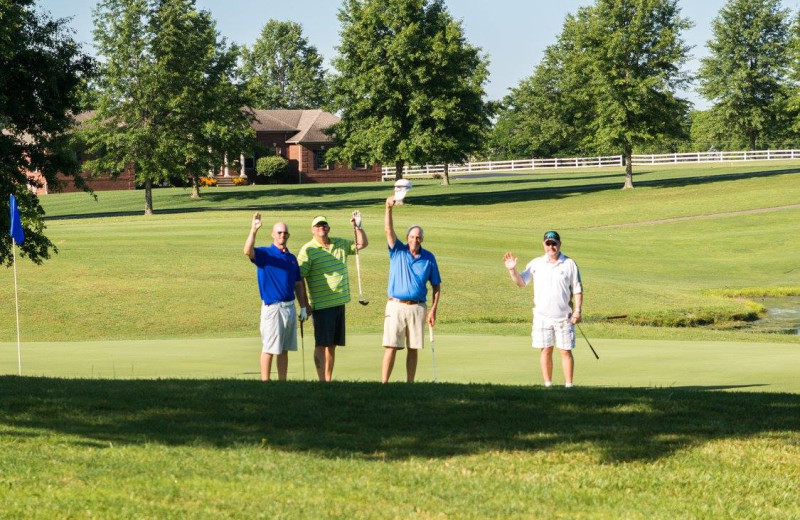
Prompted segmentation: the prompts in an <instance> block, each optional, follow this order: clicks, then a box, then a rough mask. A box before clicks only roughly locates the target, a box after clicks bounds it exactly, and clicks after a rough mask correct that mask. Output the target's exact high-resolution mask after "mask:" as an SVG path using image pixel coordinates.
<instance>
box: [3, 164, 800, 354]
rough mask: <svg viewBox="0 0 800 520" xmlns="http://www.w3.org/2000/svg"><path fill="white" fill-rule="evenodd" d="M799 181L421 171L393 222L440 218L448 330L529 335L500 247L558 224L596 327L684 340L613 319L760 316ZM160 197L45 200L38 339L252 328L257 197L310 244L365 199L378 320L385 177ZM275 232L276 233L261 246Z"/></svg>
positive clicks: (792, 279) (26, 313) (376, 320)
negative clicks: (440, 178)
mask: <svg viewBox="0 0 800 520" xmlns="http://www.w3.org/2000/svg"><path fill="white" fill-rule="evenodd" d="M799 181H800V168H791V167H789V166H787V165H786V164H783V165H779V166H775V165H761V166H751V165H747V166H731V165H720V166H713V167H704V168H702V169H699V168H675V169H669V168H664V169H661V170H652V171H650V170H648V171H643V172H641V173H639V174H637V176H636V183H637V188H636V189H635V190H632V191H631V190H629V191H622V190H620V189H619V186H620V173H619V172H616V171H614V172H610V171H573V172H566V173H562V172H559V173H552V172H551V173H544V174H539V173H537V174H533V175H516V176H513V177H500V178H476V177H470V178H465V179H459V180H456V181H455V182H454V184H453V185H452V186H450V187H448V188H445V187H441V186H438V184H436V182H435V181H419V182H417V183H416V186H415V188H414V191H412V192H411V195H410V196H409V200H408V203H407V204H406V205H405V206H404V207H402V208H398V210H397V211H396V225H397V228H398V229H405V228H406V227H407V226H408V225H410V224H413V223H421V224H422V225H424V226H425V229H426V244H425V245H426V246H428V247H429V248H430V249H431V250H432V251H434V253H436V255H437V258H438V259H439V262H440V265H441V269H442V275H443V291H444V292H443V300H442V306H441V312H440V324H439V327H440V328H439V330H440V331H441V332H443V333H459V332H474V333H482V334H506V335H521V334H526V332H527V329H528V327H529V313H530V310H529V308H530V293H529V291H519V290H516V289H514V288H513V286H512V285H511V283H510V282H509V280H508V279H507V275H506V273H505V270H504V269H503V267H502V261H501V257H502V254H503V252H504V251H506V250H512V251H514V252H515V253H516V254H517V255H518V256H519V258H520V262H521V263H522V262H527V261H528V260H529V259H530V258H532V257H533V256H536V255H538V254H541V251H540V236H541V233H542V232H543V231H544V230H546V229H550V228H555V229H558V230H559V231H561V233H562V236H563V238H564V247H563V249H564V251H565V252H566V253H567V254H568V255H571V256H572V257H574V258H575V259H576V260H577V261H578V264H579V265H580V267H581V269H582V272H583V275H584V281H585V287H586V295H585V301H586V303H585V312H586V320H587V327H591V328H592V329H593V330H592V333H593V334H594V335H599V336H605V337H656V338H658V337H661V338H664V337H676V336H675V335H676V334H677V335H678V336H680V335H681V334H684V333H683V332H680V331H676V330H675V329H654V330H651V327H630V326H624V325H623V324H619V323H613V324H607V323H604V322H603V320H602V318H603V317H604V316H608V315H617V314H627V315H628V316H629V323H628V325H630V324H633V323H639V324H648V325H665V324H666V325H670V324H671V325H697V324H703V323H713V324H714V327H715V328H717V329H719V328H725V323H726V322H729V321H730V320H732V319H734V318H745V319H752V317H753V314H752V312H753V308H752V307H751V306H749V305H748V304H747V303H746V302H743V301H741V300H737V299H734V298H729V297H726V295H725V293H724V291H725V290H737V289H739V288H747V287H750V288H752V287H757V288H761V289H763V290H764V291H769V290H770V288H772V287H784V288H787V287H788V288H791V290H792V291H794V292H797V290H798V288H800V270H798V269H796V267H797V261H796V259H797V257H798V255H800V238H798V234H797V233H796V222H797V221H798V216H799V215H800V208H799V207H798V206H797V201H798V192H799V191H800V190H799V189H798V186H800V182H799ZM155 193H156V202H155V207H156V210H157V211H161V212H162V213H160V214H157V215H155V216H153V217H149V218H148V217H143V216H141V215H139V214H138V212H139V210H138V209H135V208H137V207H139V206H140V205H141V202H142V196H143V195H142V193H141V192H137V191H132V192H100V193H98V200H97V201H95V200H93V199H91V198H90V197H88V196H86V195H84V194H80V193H79V194H62V195H49V196H47V197H44V199H43V203H44V207H45V209H46V211H47V215H48V219H49V220H48V222H47V225H48V233H49V235H50V236H51V238H52V239H53V241H54V242H55V244H56V245H57V246H58V248H59V254H58V255H56V256H54V258H53V259H52V260H50V261H48V262H46V263H45V264H44V265H43V266H35V265H31V264H30V263H26V262H25V261H24V260H23V261H20V263H19V282H20V305H21V319H22V330H23V341H61V340H68V341H77V340H93V339H108V340H114V339H137V338H138V339H156V338H175V337H198V338H202V337H218V338H219V337H244V336H249V335H251V334H252V333H253V330H255V325H254V316H256V314H257V306H258V296H257V291H256V287H255V281H254V272H253V268H252V266H251V265H250V264H249V262H247V261H246V259H245V258H244V256H243V255H242V254H241V252H240V251H241V247H242V243H243V240H244V237H245V235H246V233H247V230H248V225H249V221H250V218H251V215H252V212H253V211H254V210H256V209H258V210H259V211H261V212H262V214H264V218H265V220H266V221H267V222H271V221H277V220H285V221H287V222H288V223H289V226H290V229H291V230H292V232H293V236H292V238H291V241H290V247H292V248H293V249H294V250H295V251H296V250H297V249H299V247H300V246H301V245H302V244H303V243H304V242H305V241H306V240H308V239H309V237H310V229H309V228H310V219H311V218H312V217H313V216H314V215H316V214H319V213H324V214H325V215H327V216H328V218H329V219H330V220H331V221H332V224H333V228H332V234H334V235H339V236H349V233H350V229H349V226H348V224H347V220H348V217H349V213H350V212H351V211H352V210H353V209H356V208H358V209H361V211H362V212H363V213H364V215H365V227H366V230H367V233H368V235H369V236H370V239H371V242H372V244H371V246H370V247H369V248H367V249H366V250H365V251H364V252H363V256H362V259H361V260H362V268H363V269H362V271H363V273H362V274H363V279H364V280H363V281H364V288H365V294H366V297H367V298H368V299H370V300H371V301H372V304H371V305H370V306H368V307H358V308H354V307H351V308H350V311H349V318H348V321H349V327H350V330H351V331H353V332H377V331H379V330H380V328H381V324H382V312H383V305H382V300H383V299H384V298H385V284H386V276H387V272H388V259H387V255H386V252H385V249H384V246H383V236H382V214H383V205H382V200H383V199H384V198H385V196H387V195H388V194H389V193H391V190H390V187H389V185H388V184H381V183H375V184H350V185H333V186H331V185H328V186H316V185H307V186H287V187H283V186H270V187H248V188H240V189H207V190H205V191H204V198H203V199H201V200H200V201H193V200H191V199H189V198H188V191H187V190H184V189H160V190H156V192H155ZM267 242H268V237H267V236H266V233H264V234H263V236H261V237H260V243H262V244H265V243H267ZM353 271H354V270H353ZM352 274H353V275H354V274H355V273H354V272H353V273H352ZM0 276H1V277H2V278H3V281H4V282H5V283H2V284H0V296H2V300H3V301H5V302H6V304H5V305H4V307H3V309H4V310H3V312H0V340H5V341H10V340H13V339H14V332H15V327H14V322H13V320H14V312H13V303H12V302H13V283H12V280H11V272H10V271H9V270H7V271H4V272H3V273H0ZM353 286H354V287H355V276H353ZM748 313H749V314H748ZM697 315H702V316H705V317H704V318H703V319H701V320H699V321H698V320H694V319H693V318H692V317H693V316H697ZM733 325H738V323H734V324H733ZM743 334H744V333H742V332H740V331H736V330H733V331H720V330H712V329H710V328H706V329H702V330H701V329H697V328H694V329H691V333H690V335H689V336H688V337H691V338H692V339H704V340H716V339H722V338H725V337H728V338H730V339H738V340H741V339H744V338H745V337H748V338H750V339H752V340H755V341H772V340H773V338H771V337H768V336H759V335H758V334H756V335H750V336H744V335H743ZM782 340H784V341H794V340H795V339H793V338H790V337H785V338H782Z"/></svg>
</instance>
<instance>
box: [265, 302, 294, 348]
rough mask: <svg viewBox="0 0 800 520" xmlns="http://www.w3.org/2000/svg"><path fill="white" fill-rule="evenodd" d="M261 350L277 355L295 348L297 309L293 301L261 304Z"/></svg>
mask: <svg viewBox="0 0 800 520" xmlns="http://www.w3.org/2000/svg"><path fill="white" fill-rule="evenodd" d="M261 345H262V347H261V352H262V353H264V354H273V355H279V354H283V352H284V351H287V350H293V351H294V350H297V311H295V309H294V301H291V302H278V303H273V304H271V305H262V306H261Z"/></svg>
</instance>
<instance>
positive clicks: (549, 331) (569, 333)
mask: <svg viewBox="0 0 800 520" xmlns="http://www.w3.org/2000/svg"><path fill="white" fill-rule="evenodd" d="M531 338H532V339H533V348H548V347H552V346H555V347H557V348H559V349H560V350H572V349H574V348H575V325H573V324H572V322H571V321H570V320H569V318H566V319H560V320H554V319H550V318H536V317H534V318H533V328H532V329H531Z"/></svg>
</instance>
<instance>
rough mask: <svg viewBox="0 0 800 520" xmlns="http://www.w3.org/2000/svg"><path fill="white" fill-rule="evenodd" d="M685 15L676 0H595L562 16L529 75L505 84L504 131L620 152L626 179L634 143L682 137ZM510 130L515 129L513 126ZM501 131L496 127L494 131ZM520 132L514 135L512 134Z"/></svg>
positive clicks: (555, 144)
mask: <svg viewBox="0 0 800 520" xmlns="http://www.w3.org/2000/svg"><path fill="white" fill-rule="evenodd" d="M689 27H690V22H689V21H688V20H687V19H684V18H682V17H681V16H680V9H679V8H678V3H677V0H597V2H596V3H595V4H594V5H592V6H589V7H584V8H581V9H580V10H578V12H577V14H576V15H570V16H568V17H567V19H566V20H565V22H564V27H563V30H562V33H561V35H560V36H559V41H558V43H557V44H555V45H554V46H552V47H551V48H550V49H549V51H548V53H547V54H546V56H545V61H544V62H543V64H542V65H540V67H539V68H538V69H537V71H536V73H535V74H534V76H533V77H532V78H531V79H530V80H528V81H527V82H525V83H523V84H522V85H521V86H520V87H519V88H518V89H517V90H515V91H514V92H512V94H511V99H510V100H508V102H507V106H510V107H511V109H512V113H511V114H510V116H509V117H513V118H514V119H515V120H514V121H513V123H514V124H513V125H512V124H509V123H506V122H505V120H504V119H503V118H501V119H500V121H501V122H504V124H505V125H506V127H505V128H504V129H503V131H504V132H505V133H506V135H514V136H521V137H522V138H523V139H524V138H525V135H526V134H527V135H529V136H531V142H532V143H533V144H534V145H535V146H536V148H534V150H533V151H536V150H542V151H547V150H548V145H549V150H550V151H551V153H553V154H554V155H558V154H559V152H561V151H573V150H574V151H582V152H586V153H592V152H594V153H601V154H612V153H620V152H621V153H622V154H623V155H624V157H625V163H626V168H625V184H624V187H626V188H632V187H633V168H632V162H631V155H632V154H633V150H634V148H635V147H637V146H646V145H649V144H651V143H653V142H657V141H663V140H666V139H670V138H673V139H674V138H679V137H683V136H684V134H685V130H686V128H685V124H684V123H685V121H686V118H687V113H688V110H689V103H688V102H687V101H686V100H685V99H681V98H680V97H678V95H677V94H676V93H677V92H678V91H679V90H680V89H681V88H683V87H685V86H686V85H687V83H688V81H689V76H688V74H687V73H686V72H685V71H684V70H683V66H684V65H685V63H686V61H687V59H688V52H689V47H688V46H687V45H686V44H685V43H684V41H683V39H682V37H681V32H682V31H684V30H685V29H687V28H689ZM514 132H516V133H514ZM502 137H503V135H502V134H500V135H499V136H498V135H496V136H495V139H496V140H497V139H498V138H502ZM515 138H517V139H519V137H515Z"/></svg>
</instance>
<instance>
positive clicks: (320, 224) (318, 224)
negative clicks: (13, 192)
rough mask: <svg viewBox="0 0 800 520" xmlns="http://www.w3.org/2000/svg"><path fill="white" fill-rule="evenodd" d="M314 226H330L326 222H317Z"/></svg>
mask: <svg viewBox="0 0 800 520" xmlns="http://www.w3.org/2000/svg"><path fill="white" fill-rule="evenodd" d="M314 227H330V226H328V223H327V222H318V223H317V224H315V225H314Z"/></svg>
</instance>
